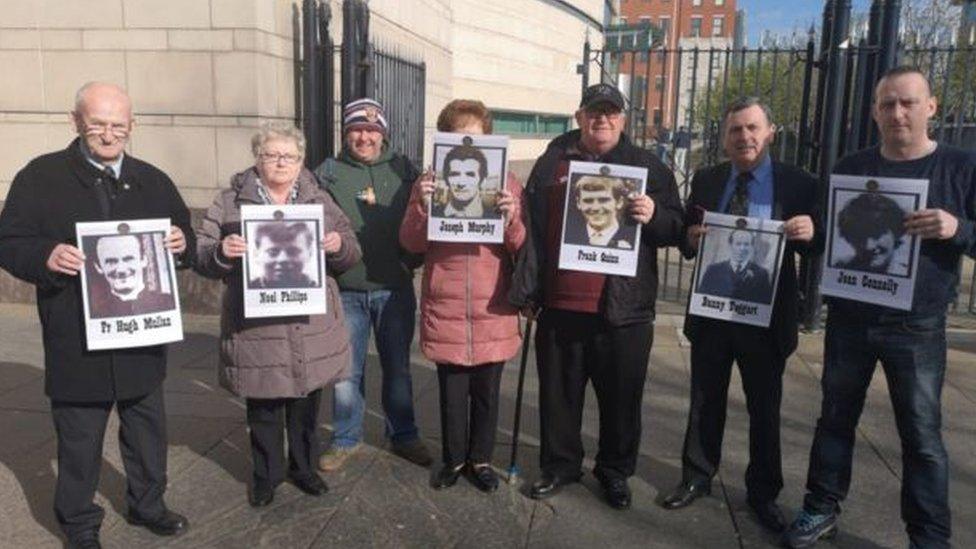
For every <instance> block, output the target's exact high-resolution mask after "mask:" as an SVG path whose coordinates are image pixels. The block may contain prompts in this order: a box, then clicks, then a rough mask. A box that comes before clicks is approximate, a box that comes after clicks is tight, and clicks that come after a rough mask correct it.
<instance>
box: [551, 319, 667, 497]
mask: <svg viewBox="0 0 976 549" xmlns="http://www.w3.org/2000/svg"><path fill="white" fill-rule="evenodd" d="M653 338H654V332H653V326H652V325H651V324H649V323H640V324H632V325H628V326H620V327H614V326H610V325H609V324H608V323H607V322H606V321H605V320H604V319H603V317H601V316H600V315H597V314H588V313H577V312H572V311H561V310H558V309H546V310H545V311H543V313H542V314H541V315H540V317H539V323H538V331H537V332H536V339H535V345H536V364H537V367H538V370H539V414H540V422H541V430H542V448H541V451H542V452H541V459H540V461H541V463H540V467H541V469H542V471H543V472H545V473H551V474H555V475H559V476H563V477H571V476H575V475H578V474H579V473H580V469H581V467H582V464H583V441H582V439H581V437H580V429H581V426H582V421H583V398H584V395H585V390H586V383H587V381H591V382H592V383H593V390H594V391H595V392H596V398H597V405H598V406H599V410H600V441H599V451H598V452H597V455H596V468H595V469H594V472H598V473H600V474H603V475H605V476H608V477H615V478H627V477H629V476H631V475H633V474H634V469H635V466H636V464H637V454H638V451H639V449H640V448H639V447H640V436H641V400H642V398H643V395H644V380H645V379H646V377H647V359H648V355H649V354H650V351H651V343H652V341H653Z"/></svg>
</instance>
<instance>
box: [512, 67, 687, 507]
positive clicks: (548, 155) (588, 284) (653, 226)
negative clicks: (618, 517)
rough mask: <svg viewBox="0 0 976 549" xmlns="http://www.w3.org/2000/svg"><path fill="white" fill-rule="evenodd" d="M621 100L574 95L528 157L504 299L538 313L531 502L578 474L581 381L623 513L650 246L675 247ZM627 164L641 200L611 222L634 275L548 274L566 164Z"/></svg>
mask: <svg viewBox="0 0 976 549" xmlns="http://www.w3.org/2000/svg"><path fill="white" fill-rule="evenodd" d="M623 109H624V98H623V96H622V95H621V94H620V92H619V91H618V90H617V89H616V88H614V87H613V86H610V85H607V84H596V85H593V86H590V87H588V88H586V90H585V91H584V92H583V97H582V100H581V101H580V108H579V110H577V111H576V123H577V124H578V125H579V129H578V130H573V131H571V132H568V133H565V134H563V135H560V136H559V137H557V138H556V139H554V140H553V141H552V142H551V143H549V146H548V147H547V148H546V152H545V153H543V154H542V156H540V157H539V159H538V160H537V161H536V163H535V166H534V167H533V169H532V174H531V176H529V181H528V184H527V185H526V193H525V194H526V196H527V197H528V198H527V205H526V208H527V209H528V211H529V219H530V220H531V224H530V225H529V238H528V240H527V241H526V243H525V246H524V247H523V248H522V251H521V252H520V253H519V259H518V264H517V266H516V269H515V273H514V275H513V282H512V290H511V292H510V294H509V301H511V302H512V304H514V305H516V306H518V307H519V308H521V309H522V310H523V312H525V313H526V314H527V315H534V314H537V313H538V312H539V311H540V310H541V311H543V314H542V315H541V316H539V323H538V332H537V334H536V340H535V349H536V365H537V367H538V370H539V399H540V401H539V411H540V415H541V423H542V444H541V455H540V464H539V465H540V469H541V470H542V475H541V478H539V480H537V481H536V482H535V483H534V484H533V485H532V489H531V491H530V495H531V497H533V498H536V499H541V498H547V497H550V496H553V495H555V494H556V493H557V492H559V490H560V489H561V488H562V487H563V486H565V485H566V484H569V483H573V482H576V481H578V480H579V479H580V477H581V476H582V474H583V471H582V466H583V442H582V438H581V436H580V430H581V424H580V419H581V418H582V415H583V395H585V394H586V393H585V387H586V384H587V382H588V381H589V382H592V383H593V389H594V392H595V393H596V396H597V400H599V401H600V443H599V445H600V451H599V452H598V453H597V455H596V467H594V469H593V474H594V475H595V476H596V478H597V479H598V480H599V482H600V486H601V487H602V489H603V494H604V497H605V498H606V501H607V503H608V504H609V505H610V506H611V507H613V508H615V509H625V508H627V507H630V505H631V493H630V488H629V487H628V485H627V478H628V477H630V476H632V475H633V474H634V469H635V466H636V463H637V454H638V449H639V447H640V433H641V399H642V397H643V393H644V380H645V379H646V376H647V360H648V355H649V353H650V351H651V340H652V334H653V327H652V325H651V321H652V320H653V318H654V300H655V294H656V288H657V248H658V247H663V246H672V245H676V244H677V243H678V241H679V239H680V237H681V226H682V221H683V213H682V208H681V200H680V199H679V197H678V187H677V185H676V184H675V180H674V174H673V173H671V171H670V170H669V169H668V168H667V167H665V166H664V164H663V163H662V162H661V161H660V160H659V159H658V158H657V157H655V156H654V155H653V154H651V152H650V151H648V150H645V149H641V148H639V147H637V146H635V145H634V144H633V143H632V142H631V141H630V139H629V138H628V137H627V135H626V134H625V133H624V127H625V124H626V121H627V120H626V116H625V114H624V112H623ZM574 160H577V161H588V162H602V163H607V164H624V165H629V166H639V167H642V168H646V169H647V171H648V174H647V175H648V179H647V193H646V194H644V193H634V194H633V195H632V196H628V197H627V198H626V200H625V204H623V205H622V206H621V224H623V223H626V224H631V225H637V224H639V225H640V226H642V229H641V230H642V231H643V233H642V234H643V237H642V238H641V240H640V245H639V246H638V248H639V250H638V262H637V263H638V264H637V273H636V276H632V277H630V276H617V275H604V274H599V273H584V272H578V271H568V270H561V269H559V268H558V263H559V262H558V261H557V258H558V257H559V249H560V245H561V242H560V237H561V234H562V231H561V228H562V226H563V215H564V214H563V209H562V208H553V207H551V205H553V204H560V205H561V204H564V203H565V197H566V192H568V187H569V185H568V184H567V176H568V171H569V163H570V162H571V161H574Z"/></svg>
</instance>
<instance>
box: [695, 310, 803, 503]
mask: <svg viewBox="0 0 976 549" xmlns="http://www.w3.org/2000/svg"><path fill="white" fill-rule="evenodd" d="M705 322H707V323H708V326H707V327H705V328H703V329H702V330H700V332H701V333H702V334H703V336H704V337H705V339H704V341H699V343H698V344H693V345H692V346H691V407H690V411H689V413H688V430H687V431H685V443H684V449H683V450H682V458H681V462H682V480H683V481H684V482H693V483H708V482H710V481H711V479H712V477H713V476H715V473H716V472H717V471H718V466H719V462H720V461H721V458H722V435H723V433H724V431H725V412H726V406H727V402H728V391H729V378H730V376H731V374H732V362H733V361H735V362H736V363H737V364H738V365H739V374H740V375H741V376H742V388H743V390H744V392H745V394H746V409H747V410H748V412H749V466H748V467H747V468H746V490H747V492H748V498H749V500H750V501H751V502H754V503H765V502H768V501H773V500H775V499H776V497H777V496H778V495H779V491H780V490H781V489H782V488H783V467H782V463H781V459H780V440H779V418H780V402H781V400H782V396H783V369H784V368H785V366H786V358H785V357H783V356H781V354H782V353H780V351H779V350H778V349H777V348H776V345H775V343H774V341H773V339H772V336H771V335H770V332H769V330H767V329H763V328H757V327H754V326H745V325H740V324H732V323H728V322H722V321H718V320H715V321H712V320H708V321H705Z"/></svg>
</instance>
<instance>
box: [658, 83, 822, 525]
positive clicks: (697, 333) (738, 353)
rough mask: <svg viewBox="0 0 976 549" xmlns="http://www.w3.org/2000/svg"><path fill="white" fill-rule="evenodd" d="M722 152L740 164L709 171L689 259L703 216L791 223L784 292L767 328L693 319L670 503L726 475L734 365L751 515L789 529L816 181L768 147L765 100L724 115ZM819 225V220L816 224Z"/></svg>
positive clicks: (689, 233) (816, 232)
mask: <svg viewBox="0 0 976 549" xmlns="http://www.w3.org/2000/svg"><path fill="white" fill-rule="evenodd" d="M723 125H724V128H723V147H724V148H725V152H726V154H727V155H728V157H729V159H730V160H731V162H730V163H729V162H726V163H722V164H719V165H717V166H713V167H709V168H705V169H701V170H699V171H697V172H696V173H695V177H694V179H693V180H692V183H691V196H690V197H689V198H688V201H687V208H686V212H687V213H686V222H685V238H684V239H683V242H682V245H681V248H682V252H683V253H684V254H685V256H686V257H693V256H694V255H695V254H696V253H697V251H698V244H699V242H700V239H701V235H702V233H703V232H704V231H705V230H706V229H704V228H703V227H702V226H701V219H700V217H699V218H697V219H696V218H695V216H694V215H693V213H694V212H701V211H702V210H710V211H717V212H726V213H729V214H732V215H739V216H747V217H757V218H764V219H782V220H785V222H784V224H783V230H784V232H785V234H786V238H787V241H788V245H787V252H789V253H786V254H784V257H783V264H782V266H781V268H780V274H779V291H778V292H777V294H778V295H776V299H775V301H774V304H773V311H772V318H771V319H770V326H769V327H768V328H760V327H755V326H749V325H746V324H738V323H733V322H727V321H722V320H714V319H708V318H703V317H697V316H692V315H687V316H686V317H685V328H684V331H685V335H686V336H687V337H688V339H689V340H690V341H691V405H690V411H689V414H688V430H687V431H686V433H685V443H684V449H683V450H682V479H681V483H680V484H679V485H678V486H677V487H676V488H675V489H674V491H673V492H671V493H670V494H668V495H667V497H666V498H665V499H664V500H663V502H662V505H663V506H664V507H665V508H666V509H678V508H681V507H685V506H687V505H689V504H691V503H692V502H693V501H694V500H695V499H697V498H698V497H700V496H702V495H704V494H707V493H709V491H710V490H711V480H712V477H713V476H715V473H716V472H717V471H718V466H719V459H720V456H721V449H722V433H723V431H724V429H725V411H726V410H725V409H726V401H727V398H728V394H727V393H728V386H729V376H730V375H731V370H732V362H733V361H735V362H736V363H738V364H739V372H740V373H741V375H742V386H743V389H744V390H745V394H746V406H747V408H748V410H749V467H748V469H746V479H745V480H746V489H747V492H748V504H749V507H750V508H751V509H752V510H753V511H754V512H755V514H756V516H757V518H758V519H759V521H760V522H761V523H762V524H763V526H765V527H766V528H768V529H770V530H773V531H782V530H783V529H784V527H785V520H784V517H783V513H782V511H780V509H779V507H778V506H777V505H776V497H777V496H778V495H779V491H780V489H781V488H782V487H783V473H782V465H781V463H780V443H779V413H780V400H781V398H782V389H783V380H782V375H783V369H784V367H785V365H786V358H787V357H788V356H789V355H790V354H791V353H792V352H793V350H794V349H795V348H796V344H797V335H796V331H797V284H796V270H795V266H794V258H793V252H799V253H807V252H810V251H815V250H816V249H817V248H818V247H819V246H821V245H822V240H823V230H822V228H821V227H820V225H819V218H818V216H817V215H816V204H817V199H816V196H817V194H816V187H817V182H816V180H815V179H813V178H812V177H811V176H810V175H808V174H807V173H806V172H803V171H802V170H799V169H797V168H795V167H792V166H789V165H786V164H781V163H779V162H774V161H772V159H771V158H770V157H769V154H768V146H769V144H770V143H771V142H772V139H773V135H774V134H775V126H774V125H773V124H772V122H771V115H770V112H769V107H767V106H766V105H765V104H763V103H762V102H761V101H760V100H759V99H756V98H743V99H739V100H737V101H734V102H733V103H732V104H731V105H729V107H728V109H727V110H726V114H725V117H724V124H723ZM814 220H817V225H815V224H814V223H815V222H814Z"/></svg>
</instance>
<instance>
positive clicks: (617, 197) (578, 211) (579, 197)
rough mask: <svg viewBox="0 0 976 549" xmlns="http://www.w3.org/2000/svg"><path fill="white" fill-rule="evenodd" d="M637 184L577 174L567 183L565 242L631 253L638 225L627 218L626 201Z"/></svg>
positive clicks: (617, 179) (630, 181) (606, 177)
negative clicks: (568, 188) (568, 202)
mask: <svg viewBox="0 0 976 549" xmlns="http://www.w3.org/2000/svg"><path fill="white" fill-rule="evenodd" d="M637 184H638V182H637V181H634V180H628V179H625V178H622V177H609V176H602V175H590V174H579V175H577V176H576V178H575V180H572V179H571V180H570V186H571V189H570V193H571V198H570V202H571V204H572V207H571V208H569V210H568V211H567V214H566V215H567V217H566V237H565V239H566V242H568V243H571V244H578V245H581V246H602V247H606V248H619V249H624V250H632V249H634V242H635V237H636V236H637V223H636V222H635V221H634V220H632V219H630V218H629V217H628V216H627V215H626V207H627V197H628V196H629V195H630V194H631V193H632V192H634V189H636V188H637Z"/></svg>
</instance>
